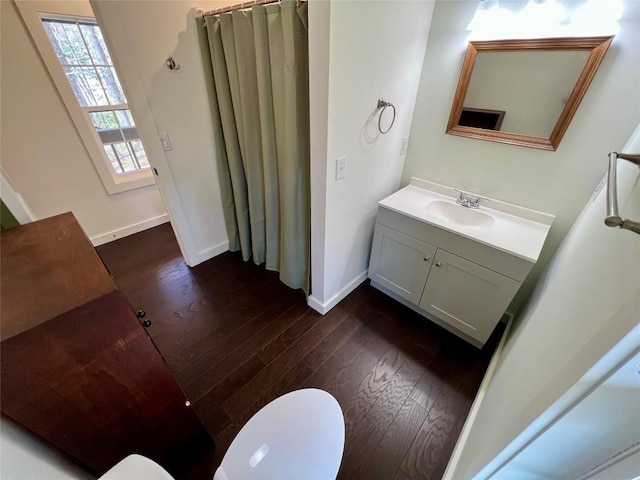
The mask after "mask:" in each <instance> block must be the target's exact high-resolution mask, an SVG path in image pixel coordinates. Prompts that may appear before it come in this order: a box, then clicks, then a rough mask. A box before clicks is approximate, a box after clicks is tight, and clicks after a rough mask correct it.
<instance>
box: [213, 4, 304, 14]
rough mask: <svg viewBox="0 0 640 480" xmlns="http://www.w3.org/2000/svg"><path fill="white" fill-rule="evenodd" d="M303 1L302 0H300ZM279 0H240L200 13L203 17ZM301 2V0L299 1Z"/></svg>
mask: <svg viewBox="0 0 640 480" xmlns="http://www.w3.org/2000/svg"><path fill="white" fill-rule="evenodd" d="M302 1H304V0H302ZM278 2H280V0H251V1H249V2H242V3H238V4H236V5H229V6H228V7H222V8H217V9H215V10H209V11H208V12H204V13H203V14H202V16H203V17H207V16H209V15H220V14H222V13H228V12H233V11H235V10H245V9H247V8H251V7H253V6H254V5H267V4H269V3H278ZM300 3H301V2H300Z"/></svg>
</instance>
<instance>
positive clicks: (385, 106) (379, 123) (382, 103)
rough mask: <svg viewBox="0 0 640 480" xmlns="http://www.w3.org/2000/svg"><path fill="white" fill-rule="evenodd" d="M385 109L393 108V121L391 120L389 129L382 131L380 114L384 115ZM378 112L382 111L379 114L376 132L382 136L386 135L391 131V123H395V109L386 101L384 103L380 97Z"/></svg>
mask: <svg viewBox="0 0 640 480" xmlns="http://www.w3.org/2000/svg"><path fill="white" fill-rule="evenodd" d="M387 107H391V108H393V119H392V120H391V125H389V128H387V129H386V130H384V131H383V130H382V125H381V123H382V114H383V113H384V111H385V109H386V108H387ZM378 110H382V111H381V112H380V116H379V117H378V131H379V132H380V133H381V134H383V135H384V134H386V133H389V130H391V127H393V122H395V121H396V107H395V106H394V105H393V103H391V102H387V101H385V99H384V98H382V97H381V98H379V99H378Z"/></svg>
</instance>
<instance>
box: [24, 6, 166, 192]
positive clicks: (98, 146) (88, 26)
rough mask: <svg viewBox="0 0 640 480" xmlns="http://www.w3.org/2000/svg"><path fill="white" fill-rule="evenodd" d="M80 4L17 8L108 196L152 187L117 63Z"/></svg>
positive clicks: (85, 8)
mask: <svg viewBox="0 0 640 480" xmlns="http://www.w3.org/2000/svg"><path fill="white" fill-rule="evenodd" d="M79 3H80V2H68V3H67V2H51V3H47V4H46V7H47V8H49V7H51V8H52V11H51V13H43V12H41V11H37V10H36V8H38V6H45V4H44V3H42V4H41V3H36V2H17V3H16V6H17V7H18V10H19V12H20V14H21V15H22V18H23V20H24V21H25V25H26V26H27V28H28V30H29V33H30V34H31V37H32V38H33V40H34V43H35V45H36V47H37V48H38V51H39V52H40V55H41V57H42V60H43V61H44V63H45V65H46V67H47V69H48V70H49V73H50V74H51V78H52V80H53V83H54V84H55V86H56V88H57V89H58V92H59V93H60V97H61V98H62V100H63V102H64V105H65V107H66V109H67V111H68V112H69V115H70V117H71V119H72V121H73V123H74V125H75V127H76V130H77V131H78V134H79V135H80V138H81V140H82V142H83V144H84V146H85V148H86V150H87V152H88V154H89V157H90V159H91V160H92V162H93V165H94V166H95V168H96V171H97V173H98V175H99V177H100V179H101V180H102V183H103V184H104V186H105V189H106V191H107V193H109V194H114V193H119V192H123V191H127V190H131V189H134V188H138V187H143V186H146V185H152V184H153V183H155V180H154V178H153V175H152V172H151V168H150V165H149V160H148V157H147V152H146V149H145V147H144V145H143V142H142V140H141V139H140V134H139V132H138V128H137V126H136V123H135V121H134V116H133V113H132V111H131V108H130V105H129V103H128V100H127V96H126V93H125V92H126V88H123V85H122V84H121V79H120V78H119V77H118V74H117V73H116V66H115V65H114V64H115V63H116V62H115V61H114V60H115V59H113V57H112V56H111V54H110V53H109V49H108V47H107V42H106V41H105V39H104V37H103V35H102V31H101V30H100V26H99V25H98V23H97V21H96V20H95V18H94V17H93V12H92V11H91V8H90V7H89V4H88V2H87V4H86V5H85V4H84V3H82V5H81V6H78V4H79ZM53 12H55V13H53ZM80 15H81V16H80ZM125 87H126V86H125ZM134 107H135V105H134ZM136 108H137V107H136ZM140 108H144V106H141V107H140ZM147 128H148V127H147Z"/></svg>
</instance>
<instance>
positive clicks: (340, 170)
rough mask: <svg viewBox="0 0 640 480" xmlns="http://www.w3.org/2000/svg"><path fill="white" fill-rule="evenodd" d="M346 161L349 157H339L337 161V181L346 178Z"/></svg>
mask: <svg viewBox="0 0 640 480" xmlns="http://www.w3.org/2000/svg"><path fill="white" fill-rule="evenodd" d="M346 161H347V157H339V158H337V159H336V181H337V180H342V179H343V178H344V175H345V169H346Z"/></svg>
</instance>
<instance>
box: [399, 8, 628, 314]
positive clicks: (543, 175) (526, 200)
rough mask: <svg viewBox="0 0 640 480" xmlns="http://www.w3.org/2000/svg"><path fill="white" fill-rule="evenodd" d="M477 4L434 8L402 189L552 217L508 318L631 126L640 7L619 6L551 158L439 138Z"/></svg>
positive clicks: (528, 150) (527, 150)
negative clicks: (428, 187) (612, 33)
mask: <svg viewBox="0 0 640 480" xmlns="http://www.w3.org/2000/svg"><path fill="white" fill-rule="evenodd" d="M477 4H478V2H477V1H467V0H460V1H438V2H436V6H435V10H434V13H433V21H432V26H431V31H430V34H429V44H428V47H427V52H426V55H425V61H424V68H423V72H422V78H421V82H420V89H419V92H418V99H417V103H416V110H415V115H414V118H413V124H412V126H411V139H412V141H411V143H410V145H409V151H408V153H407V158H406V160H405V165H404V171H403V174H402V184H403V185H404V184H407V183H408V182H409V179H410V178H411V177H412V176H417V177H422V178H426V179H428V180H433V181H435V182H439V183H443V184H447V185H452V186H455V187H458V188H461V189H464V190H469V191H472V192H477V193H479V194H482V195H484V196H488V197H494V198H496V199H499V200H503V201H506V202H510V203H514V204H518V205H522V206H525V207H529V208H533V209H535V210H541V211H543V212H546V213H550V214H553V215H555V216H556V220H555V222H554V224H553V226H552V228H551V231H550V234H549V238H548V239H547V242H546V245H545V248H544V249H543V251H542V254H541V258H540V260H539V262H538V265H536V267H534V269H533V271H532V273H531V274H530V276H529V278H528V280H527V281H526V283H525V286H524V287H523V288H522V289H521V291H520V292H519V293H518V295H517V296H516V298H515V299H514V302H513V303H512V306H511V308H510V310H511V311H515V310H516V309H517V307H518V305H519V304H521V302H522V300H523V299H524V298H525V296H526V295H527V293H528V292H530V290H531V287H532V286H533V284H534V283H535V279H536V278H537V277H538V276H539V274H540V272H541V271H542V268H543V266H544V264H545V263H546V262H547V261H548V260H549V258H550V257H551V255H552V254H553V252H554V251H555V250H556V249H557V247H558V245H559V244H560V241H561V240H562V238H563V237H564V236H565V234H566V232H567V231H568V229H569V227H570V226H571V225H572V223H573V222H574V221H575V219H576V217H577V216H578V213H579V212H580V210H581V209H582V207H583V206H584V204H585V202H586V201H587V200H588V198H589V196H590V195H591V192H592V191H593V189H594V188H595V186H596V185H597V183H598V182H599V181H600V179H601V178H602V176H603V175H604V172H605V170H606V161H607V158H606V154H607V153H608V152H609V151H611V150H613V149H615V148H619V147H620V146H621V145H623V144H624V142H625V141H626V140H627V138H628V137H629V135H630V134H631V132H632V131H633V129H634V128H635V126H636V125H637V124H638V121H639V120H640V89H639V88H638V85H639V83H640V78H639V65H640V64H639V62H638V58H640V23H639V18H638V17H639V16H640V3H638V2H637V1H634V0H630V1H625V2H624V13H623V19H622V21H621V22H620V23H619V25H620V32H619V33H618V34H617V35H616V37H615V39H614V40H613V44H612V46H611V47H610V49H609V51H608V52H607V54H606V56H605V58H604V60H603V62H602V64H601V65H600V69H599V71H598V73H597V74H596V76H595V78H594V80H593V82H592V83H591V86H590V87H589V90H588V91H587V93H586V95H585V96H584V98H583V100H582V103H581V105H580V107H579V108H578V110H577V112H576V115H575V117H574V118H573V120H572V122H571V124H570V125H569V128H568V130H567V132H566V134H565V136H564V138H563V139H562V142H561V143H560V145H559V147H558V149H557V151H555V152H549V151H543V150H536V149H531V148H525V147H516V146H511V145H506V144H501V143H494V142H487V141H482V140H475V139H469V138H463V137H456V136H451V135H445V133H444V132H445V129H446V124H447V120H448V118H449V112H450V110H451V104H452V102H453V97H454V94H455V89H456V85H457V83H458V76H459V74H460V68H461V66H462V60H463V57H464V52H465V50H466V47H467V39H468V33H469V32H467V31H466V27H467V25H468V24H469V21H470V20H471V18H472V17H473V13H474V12H475V8H476V6H477Z"/></svg>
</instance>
